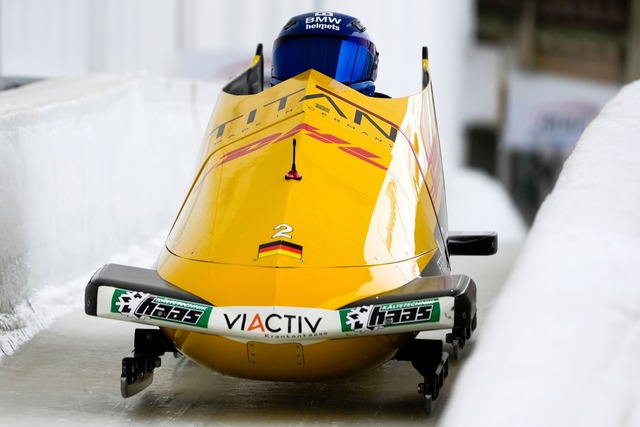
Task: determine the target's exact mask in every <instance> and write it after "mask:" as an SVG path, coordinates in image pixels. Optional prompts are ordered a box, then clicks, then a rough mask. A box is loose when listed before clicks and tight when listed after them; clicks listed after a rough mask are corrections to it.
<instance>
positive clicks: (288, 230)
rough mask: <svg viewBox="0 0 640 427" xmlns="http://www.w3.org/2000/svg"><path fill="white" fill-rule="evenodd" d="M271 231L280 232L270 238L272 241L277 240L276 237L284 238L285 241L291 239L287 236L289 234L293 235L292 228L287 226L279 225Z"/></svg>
mask: <svg viewBox="0 0 640 427" xmlns="http://www.w3.org/2000/svg"><path fill="white" fill-rule="evenodd" d="M273 229H274V230H280V231H278V232H277V233H276V234H274V235H273V236H271V238H272V239H277V238H278V237H286V238H287V239H293V237H291V236H290V235H289V233H293V227H292V226H290V225H289V224H279V225H276V226H275V227H273Z"/></svg>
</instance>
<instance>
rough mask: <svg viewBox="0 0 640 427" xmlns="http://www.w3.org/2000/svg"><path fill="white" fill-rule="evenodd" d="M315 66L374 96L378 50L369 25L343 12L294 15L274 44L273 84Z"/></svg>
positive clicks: (336, 78)
mask: <svg viewBox="0 0 640 427" xmlns="http://www.w3.org/2000/svg"><path fill="white" fill-rule="evenodd" d="M311 68H313V69H314V70H317V71H320V72H321V73H323V74H326V75H328V76H329V77H332V78H334V79H335V80H338V81H339V82H341V83H344V84H346V85H349V86H351V87H352V88H354V89H355V90H358V91H360V92H362V93H364V94H366V95H373V93H374V92H375V86H374V84H373V82H374V81H375V79H376V74H377V70H378V51H377V50H376V47H375V45H374V44H373V42H372V41H371V39H370V38H369V35H368V34H367V31H366V28H365V27H364V26H363V25H362V24H361V23H360V21H358V20H357V19H356V18H354V17H352V16H348V15H344V14H342V13H334V12H311V13H305V14H303V15H298V16H294V17H293V18H291V19H290V20H289V22H287V23H286V24H285V26H284V27H283V28H282V30H281V31H280V34H278V38H277V39H276V40H275V41H274V43H273V59H272V67H271V84H272V85H275V84H278V83H280V82H282V81H284V80H287V79H289V78H291V77H293V76H296V75H298V74H300V73H302V72H304V71H307V70H309V69H311Z"/></svg>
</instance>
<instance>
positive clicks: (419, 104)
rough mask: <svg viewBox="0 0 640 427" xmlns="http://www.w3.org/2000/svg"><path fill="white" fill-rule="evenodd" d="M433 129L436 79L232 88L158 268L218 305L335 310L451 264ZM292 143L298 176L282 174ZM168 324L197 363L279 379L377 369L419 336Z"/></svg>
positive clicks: (308, 80) (304, 78)
mask: <svg viewBox="0 0 640 427" xmlns="http://www.w3.org/2000/svg"><path fill="white" fill-rule="evenodd" d="M435 126H436V124H435V115H434V112H433V104H432V98H431V88H430V86H428V87H427V88H426V89H425V90H424V91H423V92H422V93H420V94H418V95H415V96H412V97H406V98H398V99H390V98H371V97H367V96H364V95H362V94H360V93H358V92H356V91H354V90H352V89H350V88H348V87H346V86H344V85H342V84H340V83H338V82H336V81H334V80H331V79H330V78H328V77H327V76H324V75H322V74H320V73H318V72H316V71H313V70H312V71H308V72H306V73H303V74H301V75H299V76H298V77H296V78H293V79H290V80H288V81H286V82H283V83H281V84H279V85H278V86H275V87H273V88H270V89H268V90H265V91H263V92H261V93H258V94H256V95H246V96H237V95H230V94H228V93H223V94H222V95H221V97H220V99H219V101H218V105H217V106H216V109H215V111H214V113H213V115H212V119H211V122H210V124H209V126H208V129H207V137H206V138H205V141H204V144H203V149H202V153H201V156H200V165H201V167H200V170H199V172H198V174H197V177H196V178H195V180H194V183H193V186H192V188H191V190H190V192H189V194H188V196H187V198H186V200H185V203H184V205H183V207H182V209H181V211H180V213H179V215H178V217H177V219H176V222H175V224H174V226H173V228H172V230H171V233H170V235H169V237H168V239H167V242H166V248H165V250H164V251H163V253H162V254H161V256H160V259H159V263H158V272H159V274H160V275H161V276H162V277H163V278H164V279H165V280H167V281H169V282H171V283H173V284H175V285H176V286H179V287H180V288H182V289H184V290H186V291H188V292H190V293H193V294H195V295H198V296H199V297H201V298H203V299H205V300H207V301H209V302H210V303H211V304H213V305H216V306H219V307H222V306H267V307H270V306H278V307H287V306H292V307H313V308H325V309H338V308H340V307H343V306H345V305H347V304H349V303H352V302H353V301H357V300H359V299H362V298H366V297H371V296H373V295H376V294H378V293H382V292H386V291H389V290H391V289H394V288H397V287H400V286H402V285H404V284H406V283H407V282H409V281H410V280H412V279H413V278H415V277H417V276H418V275H419V274H420V272H421V271H423V270H424V269H425V267H426V266H427V264H430V263H431V264H437V266H438V268H439V269H440V270H441V271H442V272H443V273H446V272H447V270H448V262H447V261H446V258H444V256H443V254H445V253H446V252H445V250H444V248H443V247H442V239H441V236H442V232H443V231H444V230H443V229H442V228H443V227H445V226H446V223H444V222H442V223H439V222H438V215H437V213H438V212H440V211H442V212H444V211H445V209H444V203H445V202H444V198H443V185H444V183H443V180H442V173H441V172H442V171H441V160H440V152H439V141H438V133H437V129H436V127H435ZM294 140H295V142H296V143H295V164H296V166H297V171H298V172H299V173H300V174H301V175H302V179H301V180H299V181H298V180H287V179H285V175H286V174H287V173H288V172H289V171H290V170H291V169H292V163H293V160H294ZM443 220H444V219H443V218H441V221H443ZM238 325H239V324H238ZM250 326H251V325H244V326H243V327H250ZM289 326H290V327H291V325H289ZM236 327H238V326H237V325H236ZM256 327H257V326H256ZM294 329H295V328H294ZM166 332H167V333H168V335H169V336H170V337H171V338H172V339H173V341H174V343H175V345H176V346H177V348H179V349H180V350H181V351H182V352H183V353H184V354H185V355H187V356H189V357H191V358H192V359H194V360H195V361H197V362H198V363H201V364H203V365H206V366H208V367H210V368H212V369H215V370H218V371H220V372H223V373H227V374H231V375H236V376H242V377H250V378H260V379H278V380H306V379H317V378H329V377H336V376H340V375H343V374H347V373H353V372H356V371H357V370H362V369H369V368H371V367H375V366H377V365H379V364H381V363H383V362H384V361H386V360H388V359H389V358H391V357H392V356H393V354H394V352H395V351H396V350H397V348H398V346H399V345H401V344H402V342H404V341H405V340H406V339H408V338H409V337H408V336H402V335H387V336H384V337H367V338H355V339H345V340H333V341H321V340H319V342H316V343H313V344H307V345H304V346H302V345H301V344H295V343H293V344H291V343H290V344H269V343H261V342H249V343H247V342H238V341H233V340H231V339H228V338H225V337H222V336H211V335H202V334H197V333H194V332H187V331H173V330H167V331H166ZM276 362H277V363H276Z"/></svg>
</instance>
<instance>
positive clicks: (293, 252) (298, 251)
mask: <svg viewBox="0 0 640 427" xmlns="http://www.w3.org/2000/svg"><path fill="white" fill-rule="evenodd" d="M271 255H286V256H290V257H291V258H295V259H302V246H300V245H296V244H294V243H290V242H285V241H284V240H278V241H275V242H269V243H265V244H263V245H260V247H259V248H258V259H260V258H265V257H268V256H271Z"/></svg>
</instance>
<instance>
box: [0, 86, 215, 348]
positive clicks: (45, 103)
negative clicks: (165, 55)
mask: <svg viewBox="0 0 640 427" xmlns="http://www.w3.org/2000/svg"><path fill="white" fill-rule="evenodd" d="M218 91H219V86H218V85H214V84H208V83H198V82H193V81H187V80H167V79H163V78H148V77H147V78H145V77H136V76H109V75H104V76H93V77H87V78H82V79H73V80H64V79H61V80H52V81H47V82H41V83H36V84H33V85H30V86H26V87H23V88H20V89H16V90H10V91H6V92H0V349H1V350H2V351H0V357H1V356H2V354H3V353H4V354H7V353H10V352H11V350H12V347H13V344H12V342H11V341H12V340H13V341H15V340H16V337H15V336H14V337H13V338H11V332H12V331H14V332H15V331H21V332H20V334H22V333H23V332H24V329H25V326H28V325H25V324H26V323H29V322H30V321H31V320H29V319H30V315H29V313H28V312H29V311H30V310H38V308H37V307H35V305H34V304H31V302H32V299H33V298H37V297H38V295H40V297H42V290H43V289H44V288H45V287H49V288H51V292H50V293H48V294H47V295H50V296H51V298H55V295H56V291H55V287H56V286H63V284H64V283H65V282H67V281H69V280H71V279H73V278H76V277H78V276H80V275H82V274H85V273H87V272H89V271H90V270H91V269H94V268H96V267H97V266H99V265H101V264H102V263H104V262H105V258H106V257H107V256H109V255H111V254H114V253H118V252H122V251H125V250H126V249H127V248H128V247H129V246H130V245H131V244H133V243H134V242H141V241H145V240H148V239H149V238H151V237H152V236H154V235H156V234H159V233H160V231H161V230H162V229H163V228H164V229H166V227H168V226H169V225H170V224H171V221H172V219H173V217H174V215H175V214H176V212H177V209H178V208H179V206H180V202H181V200H182V197H183V195H184V194H185V192H186V190H187V189H188V185H189V183H190V182H189V180H190V174H191V172H192V171H193V161H194V159H195V155H196V153H197V151H198V147H199V143H200V140H201V138H202V137H203V132H204V129H205V127H206V123H207V122H206V121H207V120H208V117H209V115H210V112H211V110H212V108H213V106H214V104H215V99H216V97H217V94H218ZM132 186H133V187H135V188H131V187H132ZM75 297H77V299H78V301H69V303H77V302H81V301H82V295H77V296H75ZM65 298H69V297H68V296H65ZM25 312H27V313H25ZM33 314H34V316H33V319H34V320H35V322H37V323H46V322H45V320H46V316H44V317H45V318H43V316H41V315H40V314H41V313H33ZM20 334H19V335H20ZM14 344H16V343H15V342H14Z"/></svg>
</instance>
